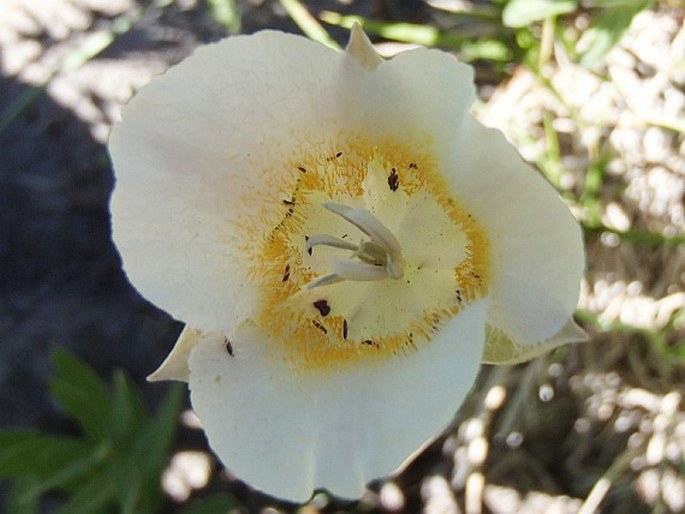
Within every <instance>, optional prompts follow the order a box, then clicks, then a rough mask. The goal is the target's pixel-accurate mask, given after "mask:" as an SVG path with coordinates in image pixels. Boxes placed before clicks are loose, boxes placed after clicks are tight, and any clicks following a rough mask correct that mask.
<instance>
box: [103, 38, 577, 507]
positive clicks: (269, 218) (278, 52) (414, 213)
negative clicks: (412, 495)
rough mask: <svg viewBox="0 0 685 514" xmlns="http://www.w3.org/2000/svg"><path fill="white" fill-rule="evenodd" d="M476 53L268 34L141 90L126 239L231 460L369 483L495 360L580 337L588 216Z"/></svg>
mask: <svg viewBox="0 0 685 514" xmlns="http://www.w3.org/2000/svg"><path fill="white" fill-rule="evenodd" d="M474 96H475V93H474V86H473V72H472V69H471V68H470V67H469V66H467V65H464V64H461V63H459V62H458V61H457V60H456V59H455V58H453V57H452V56H450V55H448V54H446V53H443V52H440V51H435V50H427V49H417V50H411V51H407V52H404V53H401V54H400V55H397V56H396V57H394V58H393V59H391V60H387V61H386V60H383V59H381V58H380V57H379V56H378V54H377V53H376V52H375V51H374V49H373V47H372V46H371V44H370V42H369V40H368V39H367V38H366V36H365V35H364V33H363V32H362V30H361V29H360V28H359V27H355V28H354V29H353V30H352V34H351V38H350V43H349V45H348V47H347V49H346V51H344V52H336V51H334V50H331V49H329V48H326V47H324V46H322V45H320V44H317V43H314V42H311V41H309V40H307V39H305V38H302V37H298V36H293V35H287V34H283V33H280V32H273V31H264V32H260V33H258V34H255V35H251V36H238V37H231V38H229V39H227V40H225V41H222V42H220V43H217V44H212V45H208V46H205V47H201V48H199V49H198V50H197V51H196V52H195V54H194V55H193V56H192V57H190V58H188V59H186V60H185V61H183V62H182V63H181V64H179V65H178V66H176V67H174V68H172V69H171V70H169V71H168V72H167V73H166V74H165V75H164V76H162V77H160V78H157V79H156V80H154V81H153V82H152V83H151V84H150V85H148V86H147V87H145V88H144V89H143V90H142V91H141V92H140V93H139V94H138V95H136V97H135V98H134V99H133V100H132V101H131V102H130V104H129V105H128V106H127V107H126V108H125V109H124V112H123V122H120V123H118V124H117V125H116V126H115V127H114V129H113V131H112V135H111V141H110V151H111V155H112V159H113V163H114V167H115V170H116V178H117V182H116V188H115V191H114V194H113V197H112V204H111V208H112V218H113V231H114V239H115V241H116V244H117V246H118V248H119V251H120V252H121V255H122V257H123V261H124V267H125V269H126V271H127V273H128V276H129V278H130V280H131V281H132V283H133V284H134V285H135V286H136V287H137V288H138V289H139V291H140V292H141V293H142V295H143V296H145V297H146V298H147V299H149V300H151V301H152V302H154V303H155V304H156V305H158V306H159V307H161V308H163V309H165V310H166V311H168V312H169V313H171V314H172V315H173V316H174V317H176V318H178V319H179V320H182V321H184V322H185V323H186V328H185V330H184V331H183V333H182V334H181V336H180V338H179V340H178V342H177V343H176V346H175V348H174V349H173V351H172V352H171V354H170V355H169V357H168V358H167V359H166V361H165V362H164V363H163V364H162V366H161V367H160V369H159V370H157V371H156V372H155V373H154V374H153V375H152V376H151V378H152V379H155V380H162V379H176V380H185V381H187V382H189V384H190V389H191V399H192V404H193V408H194V409H195V410H196V412H197V414H198V416H199V417H200V419H201V421H202V424H203V426H204V428H205V431H206V433H207V436H208V439H209V443H210V445H211V447H212V448H213V449H214V451H215V452H216V453H217V454H218V455H219V457H220V458H221V459H222V461H223V462H224V463H225V465H226V466H227V467H228V468H229V469H230V470H232V471H233V472H234V473H235V474H236V475H237V476H238V477H240V478H242V479H244V480H246V481H248V482H249V483H251V484H253V485H254V486H256V487H259V488H262V489H263V490H265V491H266V492H268V493H270V494H273V495H276V496H279V497H282V498H286V499H290V500H297V501H303V500H306V499H307V498H309V497H310V496H311V494H312V492H313V491H314V490H315V489H317V488H326V489H328V490H330V491H331V492H332V493H334V494H336V495H340V496H343V497H350V498H353V497H358V496H360V495H361V493H362V492H363V490H364V486H365V484H366V483H367V482H368V481H369V480H371V479H373V478H377V477H383V476H387V475H388V474H390V473H391V472H393V471H394V470H396V469H397V468H398V467H400V466H401V465H402V463H403V462H404V461H405V459H406V458H407V456H409V455H410V454H411V453H412V452H414V451H415V450H417V448H419V447H420V446H421V445H422V444H423V443H424V442H425V441H427V440H429V439H430V438H431V437H432V436H434V435H436V434H437V433H438V432H439V431H440V429H442V428H444V427H445V426H446V425H447V424H448V423H449V421H450V419H451V418H452V417H453V415H454V413H455V411H456V410H457V408H458V406H459V405H460V404H461V402H462V401H463V399H464V398H465V396H466V394H467V392H468V391H469V389H470V387H471V386H472V383H473V382H474V379H475V377H476V374H477V373H478V370H479V365H480V363H481V362H482V361H486V362H515V361H518V360H523V359H526V358H529V357H531V356H533V355H535V354H538V353H541V352H542V351H544V350H546V349H548V348H551V347H553V346H555V345H558V344H562V343H565V342H569V341H572V340H577V339H578V338H579V334H580V332H579V330H578V329H577V328H575V325H574V324H573V323H572V321H570V316H571V314H572V312H573V310H574V307H575V305H576V301H577V298H578V294H579V282H580V277H581V274H582V271H583V263H584V257H583V246H582V242H581V234H580V230H579V227H578V224H577V223H576V221H575V220H574V218H573V216H572V215H571V213H570V212H569V210H568V208H567V207H566V206H565V205H564V204H563V202H562V201H561V200H560V199H559V197H558V196H557V194H556V193H555V192H554V190H553V189H552V188H551V187H550V186H549V185H548V184H547V183H546V182H545V180H544V179H543V178H541V177H540V176H539V175H538V174H537V173H535V172H534V171H532V170H531V169H529V167H528V166H527V165H526V164H525V163H523V162H522V160H521V159H520V158H519V156H518V155H517V153H516V151H515V150H514V149H513V148H512V147H511V146H510V145H509V144H508V143H507V142H506V141H505V139H504V137H503V136H502V134H501V133H499V132H498V131H496V130H492V129H489V128H486V127H484V126H482V125H481V124H480V123H478V122H477V121H476V120H475V119H474V118H472V117H471V116H470V115H469V107H470V105H471V103H472V102H473V100H474Z"/></svg>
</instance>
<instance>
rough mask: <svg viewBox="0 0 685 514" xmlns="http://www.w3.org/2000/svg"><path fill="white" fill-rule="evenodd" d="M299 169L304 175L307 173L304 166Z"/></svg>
mask: <svg viewBox="0 0 685 514" xmlns="http://www.w3.org/2000/svg"><path fill="white" fill-rule="evenodd" d="M297 169H298V170H300V171H301V172H302V173H307V170H306V169H305V168H303V167H302V166H298V167H297Z"/></svg>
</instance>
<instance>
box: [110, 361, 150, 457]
mask: <svg viewBox="0 0 685 514" xmlns="http://www.w3.org/2000/svg"><path fill="white" fill-rule="evenodd" d="M110 416H111V417H110V423H109V430H110V434H111V435H112V437H113V438H114V441H115V443H116V444H117V446H119V447H122V448H125V447H127V446H128V445H129V444H130V442H131V438H132V437H133V436H134V435H135V433H136V432H137V431H138V430H140V429H141V428H142V426H143V424H144V423H145V420H146V419H147V416H148V413H147V409H146V407H145V402H144V401H143V397H142V396H141V394H140V392H139V391H138V389H137V388H136V386H135V384H133V383H132V382H131V379H130V378H128V377H127V376H126V374H125V373H124V372H123V371H122V370H120V369H119V370H117V371H116V372H115V373H114V393H113V397H112V410H111V413H110Z"/></svg>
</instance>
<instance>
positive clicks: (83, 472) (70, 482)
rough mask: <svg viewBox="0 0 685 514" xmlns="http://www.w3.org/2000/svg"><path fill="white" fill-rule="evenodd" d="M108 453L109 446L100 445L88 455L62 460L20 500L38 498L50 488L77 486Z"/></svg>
mask: <svg viewBox="0 0 685 514" xmlns="http://www.w3.org/2000/svg"><path fill="white" fill-rule="evenodd" d="M108 454H109V448H107V447H106V446H101V447H100V448H97V449H95V450H94V451H92V452H90V453H89V454H88V455H84V456H82V457H80V458H72V459H71V460H69V461H66V462H63V463H62V466H61V467H59V468H58V469H56V470H55V471H54V472H53V473H51V474H50V475H48V476H46V477H45V478H44V479H43V480H40V481H38V482H37V483H36V484H35V485H34V486H33V487H32V488H31V489H29V490H27V491H25V492H24V496H22V498H21V500H22V501H32V500H33V498H38V497H40V496H41V495H42V494H45V493H46V492H48V491H50V490H52V489H67V488H69V487H70V486H71V487H77V486H78V484H79V483H80V480H81V479H82V478H84V477H85V476H87V475H92V474H93V473H94V470H95V468H96V467H97V466H98V465H100V464H102V462H103V461H104V460H105V459H106V458H107V455H108Z"/></svg>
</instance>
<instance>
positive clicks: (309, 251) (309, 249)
mask: <svg viewBox="0 0 685 514" xmlns="http://www.w3.org/2000/svg"><path fill="white" fill-rule="evenodd" d="M307 241H309V236H304V242H305V243H306V242H307ZM312 250H313V248H312V247H311V246H310V247H309V248H307V253H308V254H309V255H311V254H312Z"/></svg>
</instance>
